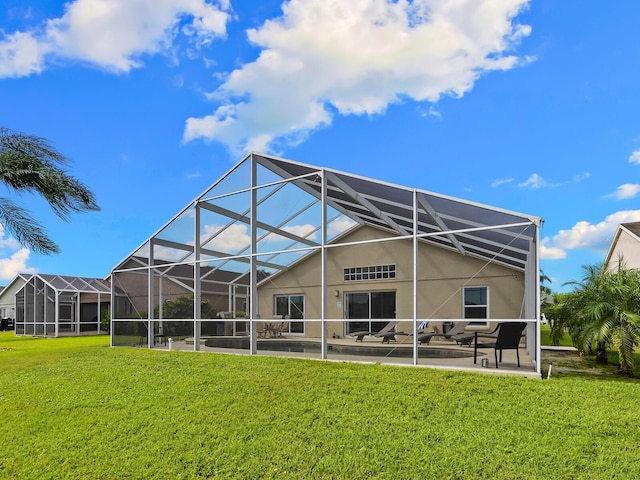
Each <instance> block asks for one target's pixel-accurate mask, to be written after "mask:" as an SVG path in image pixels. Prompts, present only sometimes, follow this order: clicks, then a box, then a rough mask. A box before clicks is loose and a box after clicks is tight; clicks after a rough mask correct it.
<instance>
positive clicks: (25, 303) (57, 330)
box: [3, 273, 111, 337]
mask: <svg viewBox="0 0 640 480" xmlns="http://www.w3.org/2000/svg"><path fill="white" fill-rule="evenodd" d="M14 285H15V286H14ZM18 286H19V288H18ZM9 287H12V290H13V297H14V300H15V332H16V334H17V335H35V336H47V337H57V336H60V335H80V334H82V333H100V332H101V330H100V327H101V325H100V324H101V319H102V315H103V314H104V313H105V312H107V311H109V305H110V303H111V287H110V285H109V283H108V282H106V281H104V280H101V279H97V278H84V277H72V276H65V275H46V274H40V273H36V274H33V275H29V276H28V277H26V276H25V277H22V278H20V279H19V280H14V281H12V282H11V283H10V284H9ZM9 287H7V288H9ZM6 290H7V289H5V291H6ZM3 294H4V291H3Z"/></svg>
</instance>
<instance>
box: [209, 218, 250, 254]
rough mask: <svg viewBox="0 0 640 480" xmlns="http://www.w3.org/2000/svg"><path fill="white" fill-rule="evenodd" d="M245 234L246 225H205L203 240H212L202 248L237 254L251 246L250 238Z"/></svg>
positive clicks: (246, 230)
mask: <svg viewBox="0 0 640 480" xmlns="http://www.w3.org/2000/svg"><path fill="white" fill-rule="evenodd" d="M247 232H248V227H247V225H244V224H240V223H234V224H232V225H229V226H223V225H205V227H204V234H203V235H202V238H203V240H205V239H207V238H210V237H213V238H211V240H209V241H208V242H207V243H206V244H205V245H203V247H204V248H209V249H212V250H219V251H222V252H234V253H235V252H239V251H240V250H243V249H245V248H247V247H248V246H249V245H251V237H250V236H249V234H248V233H247Z"/></svg>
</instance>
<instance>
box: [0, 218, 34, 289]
mask: <svg viewBox="0 0 640 480" xmlns="http://www.w3.org/2000/svg"><path fill="white" fill-rule="evenodd" d="M5 235H6V232H5V230H4V226H3V225H2V224H1V223H0V250H2V251H1V252H0V255H1V256H2V257H4V258H0V280H12V279H13V277H15V276H16V275H17V274H18V273H35V272H36V269H34V268H32V267H28V266H27V261H28V260H29V256H30V254H31V252H30V251H29V249H27V248H24V247H23V246H22V245H20V243H19V242H18V241H17V240H16V239H15V238H13V237H11V236H5Z"/></svg>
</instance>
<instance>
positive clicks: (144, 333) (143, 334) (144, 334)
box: [137, 321, 149, 346]
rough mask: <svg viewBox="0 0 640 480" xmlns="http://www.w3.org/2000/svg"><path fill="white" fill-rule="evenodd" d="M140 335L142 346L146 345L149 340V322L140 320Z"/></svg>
mask: <svg viewBox="0 0 640 480" xmlns="http://www.w3.org/2000/svg"><path fill="white" fill-rule="evenodd" d="M137 324H138V336H139V337H140V346H143V345H146V344H147V343H148V341H149V338H148V335H149V330H148V329H147V322H143V321H138V322H137Z"/></svg>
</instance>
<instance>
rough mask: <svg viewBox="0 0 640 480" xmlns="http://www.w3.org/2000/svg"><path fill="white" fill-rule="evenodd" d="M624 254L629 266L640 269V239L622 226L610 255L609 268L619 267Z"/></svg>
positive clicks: (626, 263)
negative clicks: (619, 261)
mask: <svg viewBox="0 0 640 480" xmlns="http://www.w3.org/2000/svg"><path fill="white" fill-rule="evenodd" d="M621 256H622V258H623V259H624V263H625V265H626V267H627V268H631V269H640V239H638V237H636V236H635V235H633V234H632V233H630V232H628V231H627V230H625V229H623V228H621V229H620V230H619V235H618V238H617V240H616V242H615V244H614V245H613V248H612V250H611V252H610V255H609V263H608V265H607V270H609V271H611V270H615V269H616V268H618V259H619V258H620V257H621Z"/></svg>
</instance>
